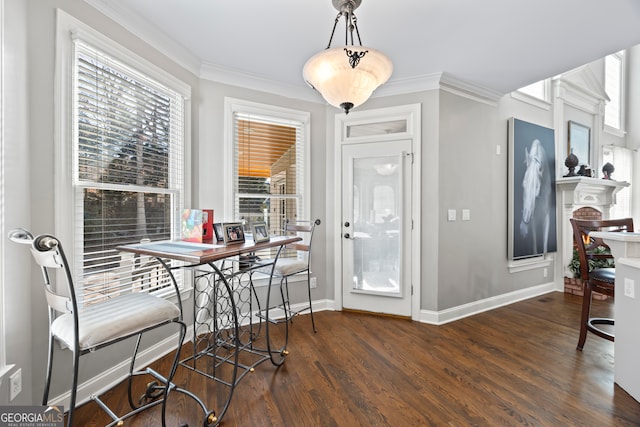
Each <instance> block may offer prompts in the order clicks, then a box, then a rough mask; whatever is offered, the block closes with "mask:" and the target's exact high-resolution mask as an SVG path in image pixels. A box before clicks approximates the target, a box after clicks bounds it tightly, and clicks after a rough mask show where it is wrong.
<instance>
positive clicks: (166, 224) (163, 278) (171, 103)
mask: <svg viewBox="0 0 640 427" xmlns="http://www.w3.org/2000/svg"><path fill="white" fill-rule="evenodd" d="M59 13H60V12H59ZM62 16H63V18H64V15H62ZM69 19H72V18H69ZM72 25H73V23H72ZM76 25H77V23H76ZM62 27H64V25H62ZM68 34H71V35H72V38H70V39H69V43H70V46H69V49H68V51H67V54H68V56H69V58H67V59H68V60H69V61H70V63H71V64H73V65H72V70H73V79H72V83H71V87H68V88H67V90H68V92H67V93H68V95H67V96H68V97H69V98H71V99H72V101H71V102H72V103H71V108H70V111H72V112H73V114H72V115H71V117H67V118H63V123H64V122H66V120H69V123H71V124H72V126H71V129H72V132H73V133H72V136H71V137H70V138H69V141H72V144H68V145H66V146H64V145H62V146H61V151H62V152H66V153H69V154H68V155H69V158H70V159H72V164H71V166H70V167H69V169H70V172H67V174H68V175H69V179H68V181H66V182H65V183H64V185H65V186H68V187H67V188H71V190H72V191H71V198H70V200H69V206H72V211H69V212H68V214H69V215H70V216H67V218H69V217H70V218H72V219H73V221H72V224H73V227H72V229H71V230H70V235H71V236H66V237H67V238H65V239H63V242H73V264H74V270H75V272H74V275H75V282H76V287H77V288H78V290H79V292H78V293H79V294H80V296H81V298H82V300H83V301H84V303H85V304H90V303H92V302H96V301H100V300H103V299H107V298H112V297H114V296H117V295H119V294H121V293H125V292H136V291H158V290H160V289H162V288H164V287H166V286H167V285H170V278H169V276H168V274H167V272H166V271H165V270H164V269H163V268H161V267H160V266H159V265H158V264H157V263H155V262H151V260H150V259H148V258H145V257H137V256H134V255H132V254H128V253H120V252H119V251H118V250H117V249H116V248H117V246H119V245H123V244H129V243H139V242H141V241H144V240H151V241H153V240H164V239H173V238H178V237H179V233H180V228H179V224H180V223H179V220H180V218H179V216H178V213H179V211H180V210H181V208H182V206H184V197H185V195H184V193H185V183H184V168H185V155H184V153H185V141H186V137H185V135H186V129H185V124H186V123H187V120H186V105H187V104H186V102H185V101H186V94H185V92H186V90H185V86H184V85H183V84H182V85H181V84H179V83H177V84H176V82H175V81H174V80H172V79H171V78H169V77H167V76H165V75H164V74H163V73H164V72H162V71H161V70H159V69H157V68H155V67H154V66H153V65H151V64H148V63H146V62H145V61H144V60H143V59H142V58H137V57H136V56H135V55H133V54H131V53H130V52H128V51H126V49H124V48H123V47H119V46H115V45H114V44H113V43H112V42H110V41H108V40H106V39H104V38H103V37H101V36H100V35H97V34H96V33H93V34H92V35H87V34H85V33H84V32H74V31H72V32H70V33H68ZM63 51H64V49H63ZM63 55H64V54H63ZM131 64H136V65H135V66H132V65H131ZM64 92H65V91H62V93H61V98H62V97H64ZM71 94H73V96H69V95H71ZM63 111H64V108H63ZM65 119H66V120H65ZM63 128H64V126H63ZM61 140H62V141H64V140H65V139H64V138H63V139H61ZM67 192H68V191H67ZM61 237H62V236H61ZM70 246H71V245H70V244H69V243H67V248H69V247H70ZM67 252H69V249H67ZM176 273H177V278H178V279H179V280H181V272H180V271H179V270H178V271H176Z"/></svg>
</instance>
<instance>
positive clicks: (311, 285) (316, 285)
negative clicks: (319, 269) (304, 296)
mask: <svg viewBox="0 0 640 427" xmlns="http://www.w3.org/2000/svg"><path fill="white" fill-rule="evenodd" d="M317 280H318V279H316V278H315V277H312V278H311V281H310V282H309V286H310V287H311V289H315V288H317V287H318V281H317Z"/></svg>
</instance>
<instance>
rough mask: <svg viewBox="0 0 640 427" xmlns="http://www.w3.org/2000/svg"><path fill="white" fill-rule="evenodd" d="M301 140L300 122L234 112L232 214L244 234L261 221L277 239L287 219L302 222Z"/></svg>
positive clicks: (302, 152) (303, 213)
mask: <svg viewBox="0 0 640 427" xmlns="http://www.w3.org/2000/svg"><path fill="white" fill-rule="evenodd" d="M304 135H305V132H304V124H303V123H302V122H300V121H295V120H285V119H280V118H277V117H268V116H264V115H258V114H252V113H243V112H235V113H234V116H233V139H234V160H233V165H234V169H233V177H234V181H235V182H234V183H233V188H234V207H233V214H234V218H235V220H240V221H242V222H244V223H245V225H246V226H247V231H250V228H249V227H250V226H251V224H252V223H254V222H256V221H264V222H266V223H267V228H268V230H269V233H270V235H279V234H282V230H283V229H284V224H285V221H286V220H287V219H290V220H296V219H306V218H305V212H304V207H303V206H304V203H303V197H304V194H303V193H304V188H305V187H304V169H305V164H304V159H305V156H304V149H305V144H304Z"/></svg>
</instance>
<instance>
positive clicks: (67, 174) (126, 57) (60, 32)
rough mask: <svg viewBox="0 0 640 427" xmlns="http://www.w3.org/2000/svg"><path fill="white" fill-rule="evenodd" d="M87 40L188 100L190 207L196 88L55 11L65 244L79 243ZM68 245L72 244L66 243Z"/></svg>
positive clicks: (59, 190) (57, 222)
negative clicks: (78, 46)
mask: <svg viewBox="0 0 640 427" xmlns="http://www.w3.org/2000/svg"><path fill="white" fill-rule="evenodd" d="M76 39H81V40H82V41H84V42H86V43H88V44H91V45H93V46H94V47H95V48H97V49H99V50H101V51H103V52H104V53H105V54H107V55H110V56H112V57H113V58H115V59H117V60H118V61H120V62H121V63H123V64H124V65H126V66H129V67H131V68H132V69H135V70H138V71H140V72H141V73H143V74H145V75H147V76H149V77H150V78H152V79H154V80H156V81H158V82H159V83H162V84H164V85H166V86H168V87H170V88H172V89H173V90H175V91H176V92H178V93H179V94H180V95H181V96H182V97H183V98H184V101H185V102H184V124H183V128H184V158H183V162H184V163H183V174H184V177H183V182H184V188H183V194H182V197H183V201H184V204H185V206H189V205H190V203H191V180H190V179H189V177H190V175H189V171H190V170H191V103H190V102H189V100H190V99H191V87H190V86H189V85H188V84H186V83H184V82H183V81H181V80H179V79H177V78H176V77H174V76H173V75H171V74H169V73H167V72H166V71H164V70H162V69H161V68H160V67H158V66H157V65H155V64H153V63H151V62H149V61H147V60H146V59H144V58H142V57H141V56H139V55H137V54H136V53H134V52H132V51H130V50H129V49H127V48H125V47H124V46H122V45H120V44H118V43H116V42H114V41H113V40H111V39H110V38H108V37H107V36H105V35H103V34H102V33H100V32H98V31H96V30H94V29H93V28H91V27H89V26H88V25H86V24H84V23H83V22H81V21H79V20H77V19H75V18H73V17H72V16H70V15H68V14H67V13H65V12H64V11H62V10H60V9H56V56H55V61H56V64H55V71H56V78H55V79H54V85H55V86H54V101H55V104H54V105H55V120H54V128H55V132H54V144H55V154H54V155H55V166H54V171H55V173H54V176H55V178H54V179H55V195H56V196H55V198H54V215H55V216H54V230H55V231H54V232H55V234H56V235H57V236H58V237H59V238H60V239H61V240H62V241H63V242H64V241H67V242H75V241H76V240H77V239H78V238H80V237H79V236H76V234H75V227H76V226H75V224H74V222H73V221H68V220H66V219H67V218H69V216H70V215H71V216H73V207H74V205H75V197H76V192H75V191H70V190H73V189H74V179H75V177H74V162H75V157H74V153H75V139H74V138H75V135H76V129H75V128H74V123H75V120H74V117H75V111H74V100H73V97H72V96H70V94H73V93H75V90H74V81H75V76H74V73H75V70H74V62H75V61H74V57H75V51H74V41H75V40H76ZM67 246H68V247H73V245H71V244H67ZM75 258H76V257H75V256H74V255H72V256H70V263H71V264H72V266H71V267H72V269H73V271H76V268H75V267H76V266H75V265H73V264H75V262H74V260H75ZM189 283H190V281H189V280H185V286H184V288H183V292H186V291H189V289H190V285H189Z"/></svg>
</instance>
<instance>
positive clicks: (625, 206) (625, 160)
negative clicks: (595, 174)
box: [602, 146, 634, 218]
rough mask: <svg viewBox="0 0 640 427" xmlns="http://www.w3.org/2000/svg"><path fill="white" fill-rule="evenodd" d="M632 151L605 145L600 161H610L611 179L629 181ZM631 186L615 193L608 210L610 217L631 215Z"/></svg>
mask: <svg viewBox="0 0 640 427" xmlns="http://www.w3.org/2000/svg"><path fill="white" fill-rule="evenodd" d="M633 157H634V152H633V151H632V150H630V149H628V148H624V147H615V146H607V147H604V148H603V156H602V163H603V164H605V163H607V162H609V163H611V164H612V165H613V166H614V168H615V170H614V171H613V174H612V175H613V179H615V180H616V181H626V182H631V180H632V177H633ZM631 195H632V193H631V187H630V186H629V187H625V188H623V189H622V190H620V191H618V192H617V193H616V203H615V205H613V206H612V207H611V211H610V212H609V217H610V218H627V217H630V216H631V197H632V196H631Z"/></svg>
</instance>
